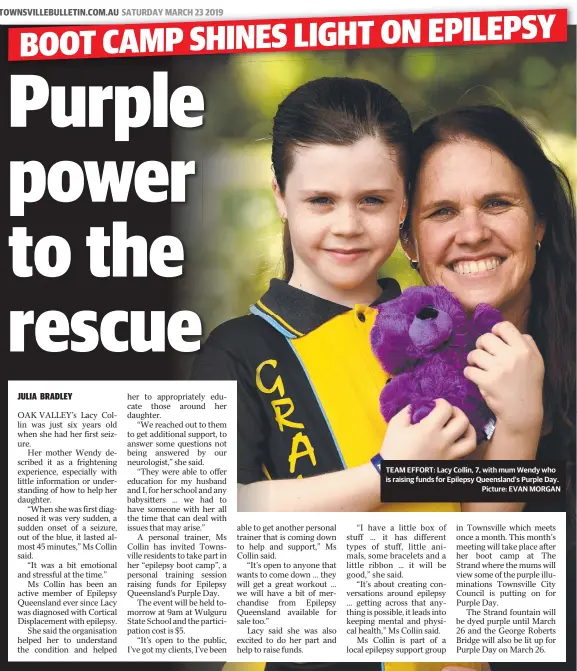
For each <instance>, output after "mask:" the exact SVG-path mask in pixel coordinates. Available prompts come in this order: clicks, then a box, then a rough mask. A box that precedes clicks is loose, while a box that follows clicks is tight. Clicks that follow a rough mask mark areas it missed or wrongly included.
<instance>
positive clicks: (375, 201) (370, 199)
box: [363, 196, 385, 205]
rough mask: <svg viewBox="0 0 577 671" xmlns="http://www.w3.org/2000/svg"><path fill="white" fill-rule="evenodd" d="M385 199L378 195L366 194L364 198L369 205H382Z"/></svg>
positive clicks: (364, 201)
mask: <svg viewBox="0 0 577 671" xmlns="http://www.w3.org/2000/svg"><path fill="white" fill-rule="evenodd" d="M384 202H385V201H384V200H383V199H382V198H379V197H378V196H366V197H365V198H363V203H366V204H367V205H382V204H383V203H384Z"/></svg>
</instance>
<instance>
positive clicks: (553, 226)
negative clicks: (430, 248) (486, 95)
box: [402, 105, 576, 471]
mask: <svg viewBox="0 0 577 671" xmlns="http://www.w3.org/2000/svg"><path fill="white" fill-rule="evenodd" d="M462 138H467V139H473V140H479V141H482V142H486V143H489V144H491V145H493V146H494V147H495V148H496V149H498V150H499V151H500V152H501V153H502V154H504V155H505V156H506V157H507V158H508V159H509V160H510V161H511V162H512V163H513V164H514V165H515V166H516V167H517V168H518V169H519V171H520V172H521V174H522V175H523V178H524V180H525V186H526V188H527V191H528V193H529V196H530V197H531V201H532V203H533V207H534V209H535V212H536V214H537V217H539V219H540V220H541V221H543V222H544V223H545V235H544V237H543V240H542V242H541V249H540V251H539V252H538V253H537V256H536V265H535V270H534V271H533V275H532V276H531V289H532V300H531V308H530V313H529V333H530V334H531V336H532V337H533V339H534V340H535V342H536V344H537V346H538V348H539V350H540V352H541V354H542V356H543V359H544V361H545V381H544V386H543V403H544V410H545V421H544V426H545V428H549V429H550V433H549V435H548V436H546V439H543V440H542V441H541V442H542V443H543V447H544V446H545V445H546V446H547V454H546V455H544V456H545V458H548V459H561V460H564V461H567V462H569V464H568V469H569V471H572V469H573V466H574V463H575V410H576V408H575V205H574V201H573V195H572V193H571V186H570V183H569V180H568V179H567V176H566V175H565V173H564V172H563V170H562V169H561V168H560V167H559V166H557V165H555V163H553V162H552V161H550V160H549V159H548V158H547V156H546V155H545V153H544V151H543V149H542V148H541V144H540V142H539V139H538V137H537V135H536V133H535V132H534V131H533V130H532V129H531V128H530V127H529V126H527V125H526V124H525V123H524V122H523V121H521V120H520V119H517V118H516V117H514V116H513V115H511V114H509V113H508V112H506V111H505V110H503V109H501V108H499V107H494V106H490V105H481V106H476V107H465V108H462V109H456V110H452V111H449V112H446V113H443V114H439V115H438V116H435V117H433V118H432V119H429V120H428V121H426V122H424V123H423V124H422V125H421V126H419V128H418V129H417V130H416V131H415V134H414V136H413V151H414V153H413V163H412V166H411V171H410V173H411V174H410V182H411V191H414V189H415V183H416V180H417V176H418V172H419V167H420V165H421V162H422V160H423V158H424V156H425V155H426V153H427V152H428V151H430V150H431V149H432V148H433V147H434V146H436V145H439V144H442V143H445V142H449V141H451V140H459V139H462ZM410 195H411V198H410V202H412V195H413V194H412V193H411V194H410ZM410 227H411V217H410V212H409V216H408V217H407V218H406V220H405V225H404V227H403V230H402V235H403V237H405V236H406V237H408V236H409V234H410ZM540 451H541V447H540ZM540 458H542V456H541V457H540Z"/></svg>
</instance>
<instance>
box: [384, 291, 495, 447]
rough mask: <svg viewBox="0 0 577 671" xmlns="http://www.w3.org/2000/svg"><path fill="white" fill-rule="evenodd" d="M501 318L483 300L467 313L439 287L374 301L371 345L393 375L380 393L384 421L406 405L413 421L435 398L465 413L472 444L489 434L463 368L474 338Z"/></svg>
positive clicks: (487, 414)
mask: <svg viewBox="0 0 577 671" xmlns="http://www.w3.org/2000/svg"><path fill="white" fill-rule="evenodd" d="M501 321H503V317H502V316H501V313H500V312H499V311H498V310H495V309H494V308H492V307H491V306H490V305H486V304H484V303H481V304H480V305H478V306H477V307H476V309H475V312H474V314H473V315H471V316H468V315H467V314H466V313H465V311H464V310H463V308H462V307H461V305H460V303H459V301H458V300H457V299H456V298H455V297H454V296H453V295H452V294H451V293H449V292H448V291H447V290H446V289H445V288H444V287H411V288H409V289H406V290H405V291H404V292H403V293H402V294H401V296H399V297H398V298H396V299H395V300H392V301H389V302H388V303H383V304H382V305H380V306H379V308H378V313H377V318H376V320H375V325H374V326H373V328H372V330H371V346H372V349H373V352H374V354H375V356H376V357H377V359H378V360H379V361H380V363H381V365H382V367H383V369H384V370H385V372H387V373H389V374H390V375H393V376H394V377H392V378H390V379H389V380H388V381H387V384H386V385H385V387H384V388H383V391H382V392H381V396H380V407H381V414H382V415H383V417H384V418H385V420H386V421H387V422H389V421H390V420H391V419H392V417H394V416H395V415H396V414H397V413H398V412H399V411H400V410H402V409H403V408H404V407H405V406H407V405H410V406H411V409H410V414H411V422H412V423H413V424H416V423H417V422H419V421H420V420H421V419H423V418H424V417H426V416H427V415H428V414H429V413H430V412H431V410H433V408H434V407H435V399H437V398H444V399H446V400H447V401H448V402H449V403H450V404H451V405H454V406H456V407H457V408H460V409H461V410H462V411H463V412H464V413H465V414H466V415H467V417H468V418H469V421H470V422H471V425H472V426H473V427H474V429H475V431H476V433H477V442H482V441H483V440H485V439H486V438H490V436H491V434H492V432H493V429H494V426H495V416H494V415H493V413H492V412H491V410H490V409H489V407H488V406H487V404H486V403H485V401H484V400H483V397H482V396H481V393H480V391H479V388H478V387H477V385H476V384H474V383H473V382H471V381H470V380H468V379H467V378H466V377H465V376H464V375H463V369H464V368H465V366H467V354H468V353H469V352H470V351H472V350H473V349H475V343H476V341H477V338H479V336H481V335H483V333H487V332H489V331H490V330H491V329H492V328H493V326H494V325H495V324H497V323H499V322H501Z"/></svg>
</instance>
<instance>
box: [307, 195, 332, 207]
mask: <svg viewBox="0 0 577 671" xmlns="http://www.w3.org/2000/svg"><path fill="white" fill-rule="evenodd" d="M309 203H311V204H312V205H330V203H331V199H330V198H329V197H328V196H317V197H316V198H311V199H310V200H309Z"/></svg>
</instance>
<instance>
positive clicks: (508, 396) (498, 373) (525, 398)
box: [463, 322, 545, 433]
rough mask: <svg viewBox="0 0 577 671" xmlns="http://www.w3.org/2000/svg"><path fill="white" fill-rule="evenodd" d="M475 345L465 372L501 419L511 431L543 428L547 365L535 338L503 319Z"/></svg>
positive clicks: (499, 419) (500, 421)
mask: <svg viewBox="0 0 577 671" xmlns="http://www.w3.org/2000/svg"><path fill="white" fill-rule="evenodd" d="M476 346H477V349H475V350H473V351H472V352H470V353H469V355H468V357H467V362H468V363H469V366H467V367H466V368H465V370H464V371H463V374H464V375H465V377H466V378H468V379H469V380H471V382H474V383H475V384H476V385H477V386H478V387H479V391H480V392H481V394H482V396H483V398H484V399H485V401H486V403H487V405H488V406H489V408H491V410H492V411H493V413H494V414H495V417H496V418H497V420H498V422H499V423H500V424H501V425H503V426H504V427H506V429H507V430H508V431H509V432H511V433H515V432H523V431H527V430H528V429H535V428H536V427H539V428H540V427H541V423H542V421H543V377H544V374H545V367H544V364H543V357H542V356H541V353H540V352H539V350H538V349H537V345H536V344H535V341H534V340H533V338H531V336H529V335H525V334H522V333H520V331H519V330H518V329H517V328H516V327H515V326H514V325H513V324H511V322H500V323H499V324H496V325H495V326H494V327H493V329H492V331H491V333H485V334H484V335H482V336H481V337H480V338H478V340H477V343H476Z"/></svg>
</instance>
